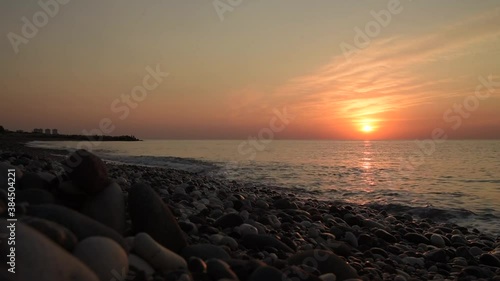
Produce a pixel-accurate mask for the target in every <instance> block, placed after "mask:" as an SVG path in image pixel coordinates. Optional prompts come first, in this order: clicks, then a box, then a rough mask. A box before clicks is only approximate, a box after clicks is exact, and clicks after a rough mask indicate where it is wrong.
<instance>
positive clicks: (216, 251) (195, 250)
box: [181, 244, 230, 260]
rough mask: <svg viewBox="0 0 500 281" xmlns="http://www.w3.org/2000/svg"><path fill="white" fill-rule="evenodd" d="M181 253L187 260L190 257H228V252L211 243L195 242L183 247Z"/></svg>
mask: <svg viewBox="0 0 500 281" xmlns="http://www.w3.org/2000/svg"><path fill="white" fill-rule="evenodd" d="M181 255H182V256H183V257H184V258H185V259H186V260H187V259H189V258H191V257H198V258H201V259H204V260H208V259H221V260H225V259H229V258H230V256H229V254H228V253H227V252H226V251H224V249H222V248H221V247H219V246H216V245H212V244H195V245H190V246H187V247H185V248H184V249H183V250H182V252H181Z"/></svg>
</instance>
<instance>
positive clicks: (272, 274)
mask: <svg viewBox="0 0 500 281" xmlns="http://www.w3.org/2000/svg"><path fill="white" fill-rule="evenodd" d="M283 277H284V275H283V273H282V272H281V271H279V270H278V269H277V268H275V267H272V266H261V267H258V268H257V269H256V270H254V272H253V273H252V274H251V275H250V277H248V279H246V280H247V281H276V280H282V279H284V278H283Z"/></svg>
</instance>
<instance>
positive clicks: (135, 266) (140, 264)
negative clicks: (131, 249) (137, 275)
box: [128, 254, 155, 276]
mask: <svg viewBox="0 0 500 281" xmlns="http://www.w3.org/2000/svg"><path fill="white" fill-rule="evenodd" d="M128 266H129V268H130V270H134V271H142V272H144V274H145V275H146V276H152V275H153V274H154V273H155V270H154V268H153V267H152V266H151V265H150V264H149V263H148V262H147V261H145V260H143V259H142V258H140V257H139V256H136V255H134V254H130V255H128Z"/></svg>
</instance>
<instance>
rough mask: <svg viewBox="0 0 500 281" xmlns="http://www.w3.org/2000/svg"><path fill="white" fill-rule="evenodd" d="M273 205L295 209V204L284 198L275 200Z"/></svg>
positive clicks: (279, 207) (278, 207)
mask: <svg viewBox="0 0 500 281" xmlns="http://www.w3.org/2000/svg"><path fill="white" fill-rule="evenodd" d="M273 205H274V207H275V208H277V209H297V205H295V203H292V202H290V200H288V199H286V198H281V199H277V200H275V201H274V203H273Z"/></svg>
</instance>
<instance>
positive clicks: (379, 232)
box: [374, 229, 398, 243]
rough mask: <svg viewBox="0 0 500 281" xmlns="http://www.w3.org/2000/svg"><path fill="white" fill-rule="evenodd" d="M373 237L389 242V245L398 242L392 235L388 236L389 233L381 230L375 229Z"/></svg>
mask: <svg viewBox="0 0 500 281" xmlns="http://www.w3.org/2000/svg"><path fill="white" fill-rule="evenodd" d="M374 233H375V236H377V237H378V238H381V239H382V240H384V241H386V242H389V243H396V242H397V241H398V240H397V239H396V237H394V235H392V234H390V233H389V232H387V231H385V230H383V229H377V230H375V232H374Z"/></svg>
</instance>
